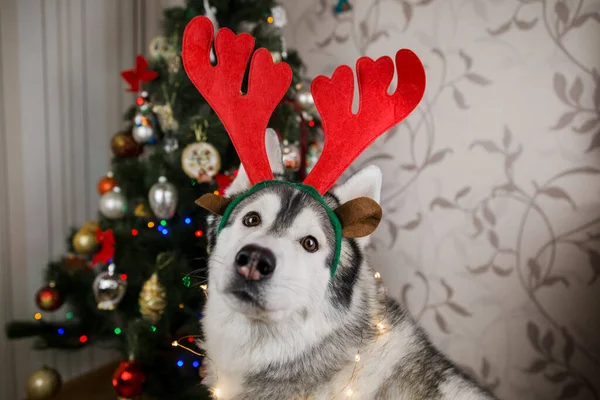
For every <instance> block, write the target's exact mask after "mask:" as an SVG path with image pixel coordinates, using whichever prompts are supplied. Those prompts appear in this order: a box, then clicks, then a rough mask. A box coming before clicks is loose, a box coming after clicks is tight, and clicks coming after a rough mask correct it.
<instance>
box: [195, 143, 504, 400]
mask: <svg viewBox="0 0 600 400" xmlns="http://www.w3.org/2000/svg"><path fill="white" fill-rule="evenodd" d="M266 147H267V154H268V157H269V162H270V163H271V168H272V170H273V172H274V173H275V174H278V173H279V174H281V173H282V172H283V165H282V162H281V150H280V145H279V141H278V139H277V136H276V135H275V134H274V133H273V132H272V131H271V132H268V133H267V139H266ZM381 181H382V177H381V171H380V170H379V169H378V168H377V167H368V168H365V169H363V170H362V171H360V172H359V173H357V174H355V175H354V176H352V177H351V178H350V179H348V181H347V182H346V183H345V184H343V185H341V186H339V187H337V188H334V189H333V190H332V191H330V192H328V193H326V195H325V196H324V198H325V201H326V202H327V203H328V206H329V207H330V208H332V209H334V208H336V207H337V206H338V205H339V204H342V203H344V202H347V201H349V200H352V199H355V198H358V197H363V196H366V197H370V198H371V199H373V200H375V201H376V202H379V199H380V191H381ZM250 186H251V185H250V183H249V181H248V177H247V175H246V173H245V172H244V169H243V167H241V168H240V170H239V174H238V176H237V178H236V179H235V181H234V182H233V183H232V184H231V186H230V187H229V188H228V190H227V192H226V196H227V197H230V198H231V197H236V196H238V195H240V194H242V193H244V192H245V191H247V190H248V189H249V188H250ZM220 220H221V217H218V216H211V217H209V226H210V227H209V232H208V240H209V244H208V246H209V249H210V251H211V253H210V259H209V262H208V267H209V279H208V300H207V303H206V307H205V312H204V318H203V320H202V321H201V323H202V327H203V331H204V334H205V341H204V343H203V344H202V346H203V348H204V349H205V351H206V353H207V356H208V357H207V359H206V360H205V362H206V376H205V378H204V384H206V385H207V386H210V387H212V388H213V392H214V394H215V397H218V398H219V399H239V400H241V399H244V400H247V399H261V400H267V399H273V400H287V399H333V398H337V399H347V398H352V399H378V400H379V399H380V400H385V399H411V400H413V399H414V400H417V399H465V400H469V399H492V398H493V397H492V396H491V395H490V394H489V393H487V392H486V391H485V390H483V389H481V388H479V387H478V386H477V385H476V384H475V383H474V382H472V381H471V380H470V379H469V378H467V377H466V376H465V375H463V374H462V373H461V372H459V371H458V369H457V368H456V367H455V366H454V365H453V364H452V363H451V362H450V361H449V360H448V359H446V358H445V357H444V356H443V355H442V354H441V353H440V352H438V350H436V349H435V348H434V347H433V346H432V344H431V343H430V342H429V340H428V339H427V337H426V335H425V333H424V332H423V331H422V330H421V329H420V328H419V327H418V326H416V325H415V322H414V321H413V320H412V319H411V317H410V315H409V314H408V313H407V312H406V311H405V310H404V309H403V308H402V307H401V306H400V305H399V304H398V303H397V302H395V301H394V300H392V299H390V298H387V297H386V296H385V293H384V291H383V289H382V288H381V283H380V280H379V279H378V275H374V272H373V271H372V270H371V269H370V268H369V266H368V264H367V261H366V257H365V253H364V249H365V246H366V244H367V241H368V237H365V238H359V239H347V238H344V239H343V243H342V250H341V257H340V261H339V266H338V268H337V271H336V272H335V274H334V275H333V276H332V274H331V268H332V260H333V252H334V244H333V243H334V242H335V235H334V229H333V227H332V225H331V222H330V220H329V218H328V217H327V215H326V213H325V209H324V207H323V206H322V205H321V204H320V203H319V202H318V201H316V200H315V199H314V198H313V197H311V196H308V195H307V194H306V193H303V192H301V191H299V190H296V189H294V187H292V186H290V185H285V184H281V185H279V184H274V185H271V186H270V187H269V188H266V189H264V190H261V191H258V192H256V193H253V194H251V195H249V196H248V197H246V198H244V199H243V200H242V201H241V202H240V203H239V204H238V205H237V206H236V207H235V208H234V210H233V212H232V213H231V215H229V219H228V220H227V222H226V224H225V225H224V227H222V230H221V231H220V233H219V234H218V236H217V227H218V226H219V223H220Z"/></svg>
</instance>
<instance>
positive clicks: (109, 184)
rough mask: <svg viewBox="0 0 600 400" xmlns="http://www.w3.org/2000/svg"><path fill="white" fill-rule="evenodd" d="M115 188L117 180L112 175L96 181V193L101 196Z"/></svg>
mask: <svg viewBox="0 0 600 400" xmlns="http://www.w3.org/2000/svg"><path fill="white" fill-rule="evenodd" d="M115 186H117V180H116V179H115V178H113V177H112V174H108V175H106V176H105V177H104V178H101V179H100V180H99V181H98V193H99V194H101V195H103V194H104V193H106V192H110V191H111V190H113V188H114V187H115Z"/></svg>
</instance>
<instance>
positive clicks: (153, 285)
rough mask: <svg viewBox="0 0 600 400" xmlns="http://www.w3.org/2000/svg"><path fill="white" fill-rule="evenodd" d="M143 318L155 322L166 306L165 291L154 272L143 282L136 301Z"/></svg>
mask: <svg viewBox="0 0 600 400" xmlns="http://www.w3.org/2000/svg"><path fill="white" fill-rule="evenodd" d="M138 304H139V305H140V313H141V314H142V316H143V317H144V319H146V320H148V321H151V322H152V323H157V322H158V321H159V320H160V317H162V315H163V313H164V312H165V307H167V292H166V291H165V287H164V286H163V285H162V284H161V283H160V281H159V280H158V275H157V274H156V272H155V273H153V274H152V276H151V277H150V278H149V279H148V280H147V281H146V282H145V283H144V286H143V287H142V290H141V291H140V298H139V301H138Z"/></svg>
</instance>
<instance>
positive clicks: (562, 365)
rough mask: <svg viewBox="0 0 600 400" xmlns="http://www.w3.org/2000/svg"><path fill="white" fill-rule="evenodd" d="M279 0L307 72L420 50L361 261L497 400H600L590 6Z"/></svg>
mask: <svg viewBox="0 0 600 400" xmlns="http://www.w3.org/2000/svg"><path fill="white" fill-rule="evenodd" d="M335 4H336V1H334V0H305V1H294V0H287V1H284V5H285V7H286V9H287V11H288V20H289V22H288V25H287V26H286V28H285V29H286V31H285V33H286V37H287V41H288V44H289V45H290V46H293V47H295V48H297V49H298V50H299V51H300V53H301V55H302V56H303V58H304V59H305V60H306V62H307V68H308V73H309V75H311V76H315V75H318V74H322V73H324V74H331V73H332V71H333V69H334V68H335V67H336V66H337V65H339V64H340V63H349V64H351V65H353V64H354V61H355V60H356V59H357V58H358V57H360V56H363V55H366V56H370V57H372V58H376V57H380V56H382V55H390V56H393V54H394V53H395V51H396V50H398V49H399V48H403V47H406V48H410V49H412V50H414V51H415V52H416V53H417V54H418V55H419V56H420V57H421V59H422V60H423V62H424V64H425V66H426V69H427V74H428V87H427V91H426V94H425V98H424V100H423V102H422V103H421V105H420V106H419V108H418V109H417V110H416V111H415V112H414V113H413V115H411V116H410V117H409V118H408V119H407V120H406V121H405V122H404V123H403V124H401V125H400V126H399V127H397V128H395V129H392V130H391V131H390V132H388V133H387V134H385V135H383V136H382V137H381V138H380V139H378V140H377V142H376V143H375V144H374V145H372V146H371V148H370V149H369V150H368V151H367V152H366V153H365V154H363V155H362V156H361V158H359V160H357V162H356V163H355V164H354V165H353V167H352V168H351V170H352V171H356V170H357V169H359V168H361V167H363V166H365V165H368V164H372V163H374V164H377V165H379V166H380V167H381V168H382V170H383V171H384V192H383V196H382V205H383V208H384V221H383V223H382V225H381V226H380V228H379V229H378V231H377V232H376V234H375V235H374V238H373V241H372V245H371V254H370V261H371V264H372V265H373V266H374V267H375V268H376V269H378V270H379V271H380V272H381V274H382V276H383V278H384V279H385V281H386V284H387V286H388V289H389V292H390V293H391V295H393V296H395V297H397V298H398V299H401V300H402V301H403V302H404V303H405V305H406V307H407V308H408V309H409V310H410V311H411V313H412V314H413V315H414V316H415V318H416V319H417V320H418V321H419V322H420V324H421V325H422V326H423V327H424V328H425V329H426V330H427V331H428V332H429V334H430V336H431V338H432V340H433V341H434V342H435V343H436V344H437V345H438V346H439V347H440V348H441V349H443V351H444V352H446V353H447V354H448V355H449V356H450V357H451V358H452V359H453V360H455V361H456V363H457V364H459V365H461V366H463V367H464V368H465V370H466V371H467V373H469V374H471V375H472V376H473V377H475V378H476V379H477V380H478V381H479V382H481V384H483V385H485V386H487V387H488V388H490V389H491V390H492V391H493V392H494V393H495V394H496V395H497V396H498V397H499V398H501V399H575V398H577V399H596V400H598V399H600V334H599V332H600V279H599V278H600V40H599V39H600V1H597V0H371V1H368V0H350V4H351V5H352V6H353V7H352V9H351V10H350V11H347V12H344V13H341V14H337V15H336V14H335V13H334V12H333V8H334V6H335Z"/></svg>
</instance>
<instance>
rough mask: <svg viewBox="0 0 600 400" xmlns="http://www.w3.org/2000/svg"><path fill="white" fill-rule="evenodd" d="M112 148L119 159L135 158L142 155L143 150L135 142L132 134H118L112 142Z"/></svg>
mask: <svg viewBox="0 0 600 400" xmlns="http://www.w3.org/2000/svg"><path fill="white" fill-rule="evenodd" d="M110 148H111V150H112V152H113V153H114V155H115V156H117V157H135V156H138V155H140V153H141V151H142V148H141V146H140V145H139V143H138V142H136V141H135V139H134V138H133V136H132V135H131V132H125V131H121V132H117V133H115V135H114V136H113V137H112V139H111V141H110Z"/></svg>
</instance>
